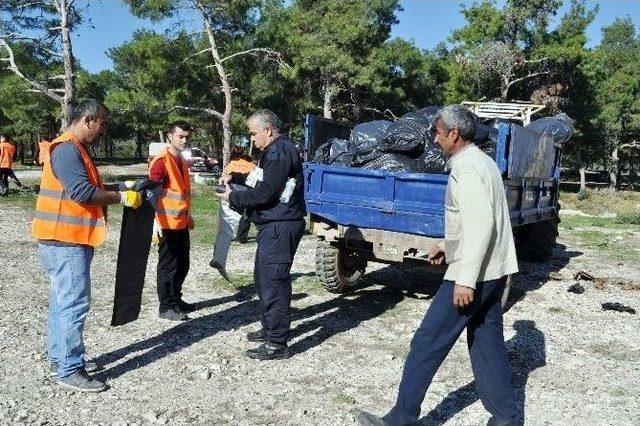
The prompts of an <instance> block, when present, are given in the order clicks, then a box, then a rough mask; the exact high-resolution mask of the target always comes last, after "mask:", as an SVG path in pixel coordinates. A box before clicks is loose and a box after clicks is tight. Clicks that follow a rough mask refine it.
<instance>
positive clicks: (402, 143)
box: [380, 106, 440, 153]
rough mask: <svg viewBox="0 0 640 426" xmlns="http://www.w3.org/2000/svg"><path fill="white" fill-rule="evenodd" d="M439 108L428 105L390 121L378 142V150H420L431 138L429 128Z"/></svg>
mask: <svg viewBox="0 0 640 426" xmlns="http://www.w3.org/2000/svg"><path fill="white" fill-rule="evenodd" d="M439 110H440V107H439V106H429V107H426V108H422V109H420V110H418V111H413V112H408V113H406V114H405V115H403V116H402V117H400V118H399V119H398V120H396V121H394V122H393V123H391V125H390V126H389V128H388V129H387V133H386V135H385V136H384V139H383V140H382V141H381V143H380V150H381V151H383V152H402V153H411V152H416V151H421V150H422V149H423V148H424V146H425V144H426V143H427V141H428V140H431V137H432V134H431V129H432V127H433V126H434V125H435V122H434V121H435V120H434V119H435V117H436V116H437V114H438V111H439Z"/></svg>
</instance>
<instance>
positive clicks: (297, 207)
mask: <svg viewBox="0 0 640 426" xmlns="http://www.w3.org/2000/svg"><path fill="white" fill-rule="evenodd" d="M258 167H260V168H261V169H262V170H263V179H262V181H259V182H258V183H257V184H256V186H255V188H247V190H246V191H231V194H229V202H230V203H231V205H232V206H233V207H234V208H236V209H240V210H242V209H246V210H247V215H248V218H249V220H250V221H251V222H254V223H257V224H263V223H269V222H275V221H283V220H298V219H301V218H303V217H304V215H305V213H306V211H305V205H304V191H303V182H302V160H301V159H300V154H299V153H298V150H297V149H296V147H295V145H294V144H293V143H292V142H291V141H290V140H289V138H288V137H287V136H284V135H281V136H279V137H278V138H277V139H275V140H274V141H273V142H271V143H270V144H269V145H268V146H267V147H266V148H265V149H264V151H263V152H262V154H260V159H259V163H258ZM292 177H293V178H295V179H296V187H295V190H294V191H293V194H292V195H291V198H290V199H289V201H288V202H287V203H281V202H280V194H281V193H282V191H283V190H284V187H285V185H286V183H287V180H288V179H289V178H292Z"/></svg>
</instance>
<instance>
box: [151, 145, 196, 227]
mask: <svg viewBox="0 0 640 426" xmlns="http://www.w3.org/2000/svg"><path fill="white" fill-rule="evenodd" d="M160 158H164V165H165V167H166V168H167V173H168V175H169V188H168V189H167V188H162V192H161V193H160V196H159V197H158V203H157V205H156V220H157V221H158V223H159V224H160V227H161V228H162V229H175V230H177V229H186V228H188V227H189V209H190V208H191V181H190V179H189V168H188V166H187V162H186V161H184V160H183V161H182V162H181V165H182V170H180V166H179V165H178V162H177V161H176V158H175V157H174V156H173V155H171V153H170V152H169V149H168V148H165V149H163V150H162V151H161V152H160V154H158V155H157V156H156V157H155V158H154V159H153V160H151V163H149V170H151V168H152V167H153V165H154V164H155V162H156V161H158V160H159V159H160Z"/></svg>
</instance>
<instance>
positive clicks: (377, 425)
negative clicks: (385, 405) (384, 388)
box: [358, 410, 387, 426]
mask: <svg viewBox="0 0 640 426" xmlns="http://www.w3.org/2000/svg"><path fill="white" fill-rule="evenodd" d="M358 423H359V424H360V425H361V426H385V425H387V423H386V422H385V421H384V420H382V419H381V418H380V417H378V416H374V415H373V414H371V413H369V412H367V411H364V410H362V411H360V414H358Z"/></svg>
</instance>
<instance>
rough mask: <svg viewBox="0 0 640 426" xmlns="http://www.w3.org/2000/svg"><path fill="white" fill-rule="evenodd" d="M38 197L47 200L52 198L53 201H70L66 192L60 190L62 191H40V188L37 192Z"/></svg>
mask: <svg viewBox="0 0 640 426" xmlns="http://www.w3.org/2000/svg"><path fill="white" fill-rule="evenodd" d="M38 196H40V197H47V198H53V199H55V200H70V199H71V197H69V195H68V194H67V191H65V190H62V191H56V190H53V189H42V188H40V191H39V192H38Z"/></svg>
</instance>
